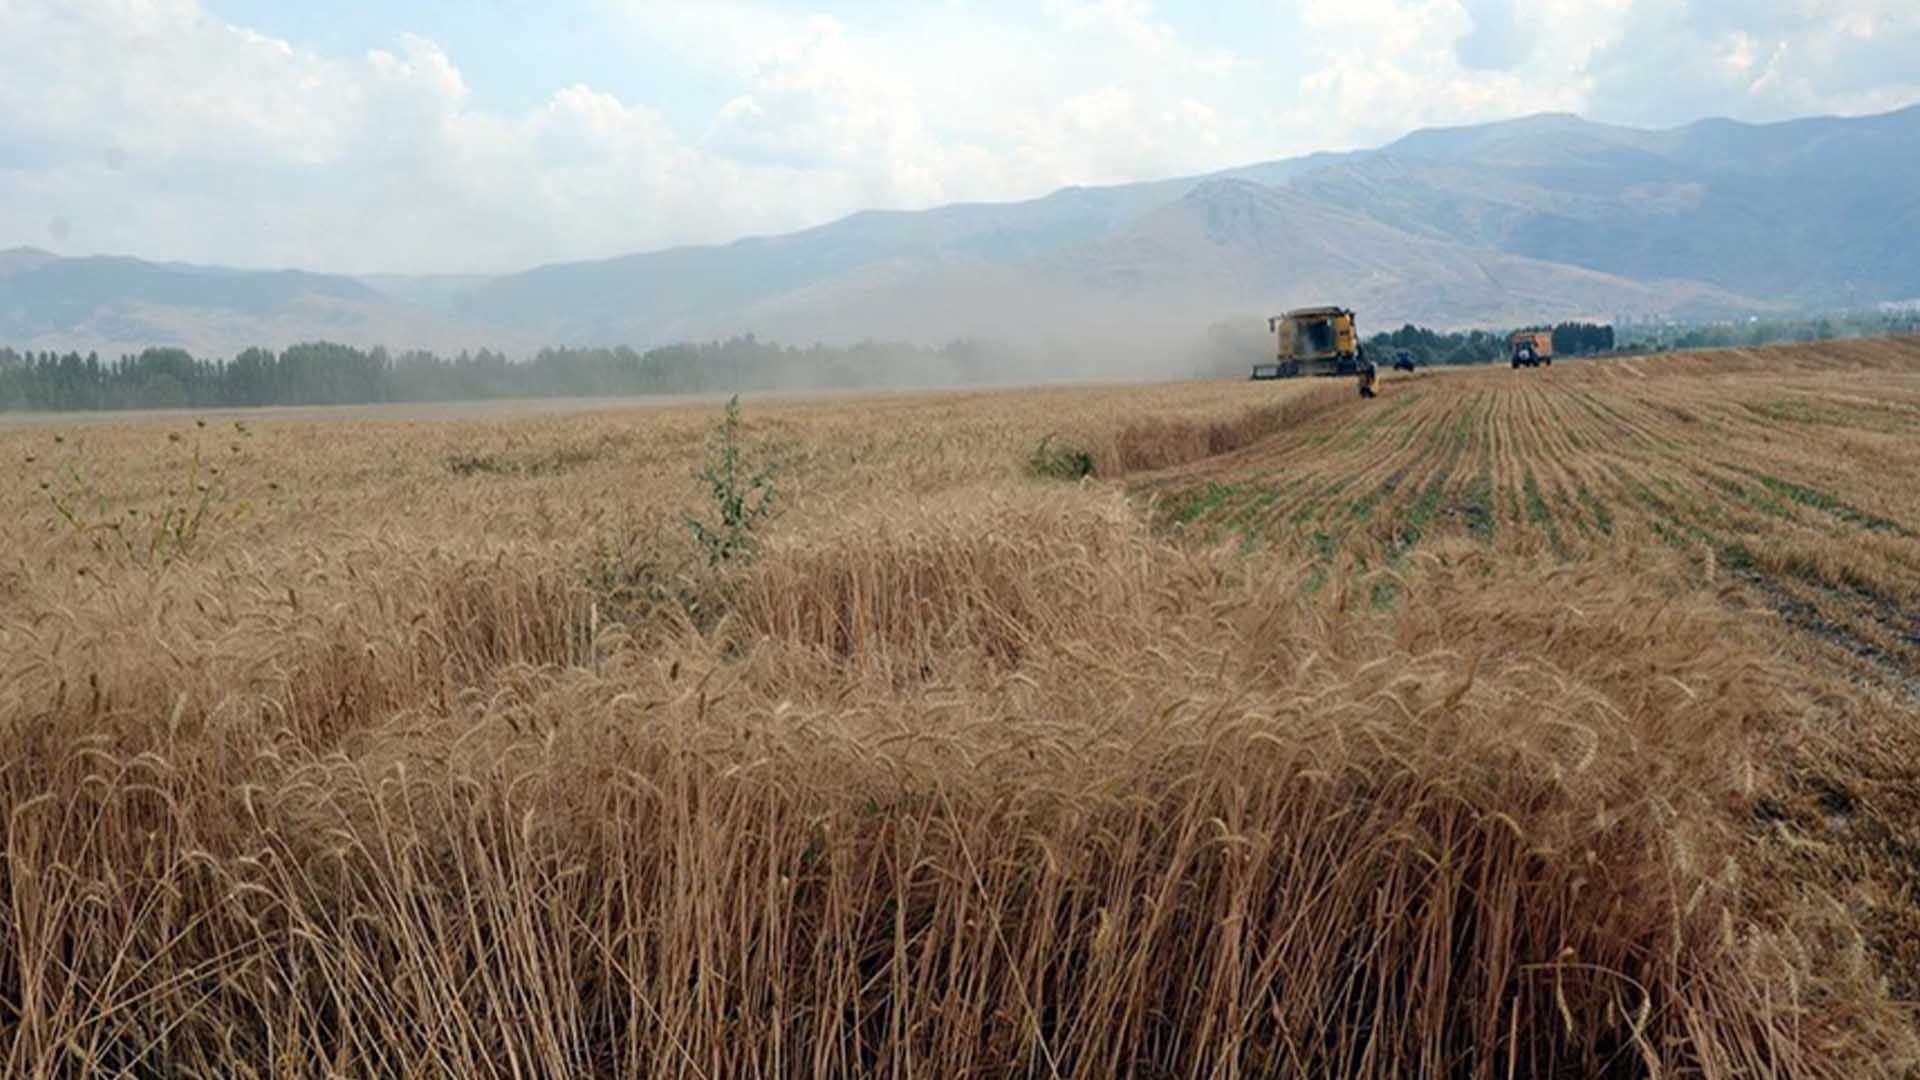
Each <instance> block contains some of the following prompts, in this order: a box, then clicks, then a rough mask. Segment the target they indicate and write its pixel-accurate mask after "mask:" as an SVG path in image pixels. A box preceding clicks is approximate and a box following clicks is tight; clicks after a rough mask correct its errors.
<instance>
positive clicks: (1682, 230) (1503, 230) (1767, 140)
mask: <svg viewBox="0 0 1920 1080" xmlns="http://www.w3.org/2000/svg"><path fill="white" fill-rule="evenodd" d="M1916 176H1920V106H1914V107H1910V108H1907V109H1903V110H1900V111H1897V112H1892V113H1886V114H1881V115H1876V116H1866V117H1853V118H1838V117H1818V118H1809V119H1803V120H1794V121H1788V122H1784V123H1777V124H1764V125H1752V124H1742V123H1736V122H1733V121H1728V120H1708V121H1702V122H1700V123H1695V124H1691V125H1688V126H1685V127H1680V128H1674V129H1669V130H1659V131H1649V130H1641V129H1635V128H1627V127H1618V126H1612V125H1605V124H1598V123H1593V122H1590V121H1586V120H1582V119H1580V118H1578V117H1575V116H1570V115H1564V114H1550V115H1540V116H1532V117H1526V118H1523V119H1518V120H1511V121H1505V122H1500V123H1493V124H1483V125H1476V126H1470V127H1457V128H1441V129H1429V130H1423V131H1418V132H1415V133H1413V134H1411V135H1408V136H1406V137H1405V138H1403V139H1400V140H1398V141H1397V142H1394V143H1391V144H1389V145H1387V146H1383V147H1380V148H1377V149H1372V150H1362V151H1355V152H1348V153H1323V154H1314V155H1310V156H1308V157H1303V158H1294V159H1288V160H1283V161H1274V162H1267V163H1263V164H1257V165H1251V166H1247V167H1244V168H1238V169H1231V170H1227V171H1225V172H1220V173H1215V174H1212V175H1207V176H1198V177H1188V178H1182V179H1173V180H1158V181H1149V182H1143V183H1134V184H1121V185H1113V186H1106V187H1074V188H1067V189H1064V190H1061V191H1057V192H1055V193H1053V194H1051V195H1048V196H1046V197H1044V198H1039V199H1033V200H1029V201H1025V202H1012V203H997V204H966V205H955V206H945V207H940V208H937V209H931V210H922V211H878V210H876V211H864V212H861V213H856V214H853V215H851V216H849V217H846V218H843V219H841V220H838V221H835V222H832V223H830V224H826V225H822V226H819V227H817V228H811V229H806V230H803V231H800V232H795V233H791V234H787V235H784V236H773V237H758V238H751V239H744V240H740V241H737V242H734V243H730V244H724V245H714V246H703V247H684V248H675V249H672V250H667V251H657V252H650V253H644V254H636V255H629V256H624V257H620V258H613V259H602V260H594V261H583V262H570V263H560V264H555V265H550V266H542V267H537V268H534V269H531V270H527V271H524V272H521V273H514V274H507V275H502V276H497V277H481V276H441V277H409V276H401V275H382V276H373V277H363V278H357V279H356V278H349V277H343V276H339V275H329V274H315V273H306V272H301V271H294V270H288V271H271V272H269V271H250V270H233V269H224V268H218V267H203V266H190V265H185V264H178V263H156V262H146V261H142V260H138V259H131V258H124V257H105V256H94V257H81V258H66V257H60V256H56V255H52V254H49V253H47V252H44V251H39V250H37V249H31V248H18V249H14V250H11V251H4V252H0V344H11V345H14V346H16V347H21V346H24V347H27V348H35V349H39V348H61V349H64V348H70V347H71V348H97V349H100V350H102V351H113V350H122V351H124V350H128V349H137V348H140V347H143V346H146V345H151V344H178V345H183V346H185V347H187V348H189V349H193V350H194V351H196V352H200V353H204V354H208V355H222V354H230V353H232V352H233V351H236V350H238V349H240V348H243V347H246V346H248V345H255V344H258V345H266V346H281V345H286V344H290V343H292V342H294V341H298V340H308V339H327V340H334V341H341V342H345V343H349V344H374V343H381V344H386V345H388V346H389V347H391V348H396V349H399V348H408V347H416V346H421V347H432V348H439V349H453V348H462V347H477V346H480V345H492V346H494V347H496V348H504V349H506V350H507V351H509V352H513V351H516V350H526V349H531V348H535V347H538V346H540V345H565V344H595V345H612V344H630V345H636V346H645V345H653V344H661V343H666V342H671V341H678V340H687V339H699V338H711V337H718V336H724V335H728V334H733V333H744V332H753V333H757V334H759V335H760V336H762V337H767V338H774V339H777V340H783V341H789V342H796V343H806V342H813V341H825V342H830V343H831V342H845V341H850V340H858V339H868V338H879V339H894V340H906V341H919V342H926V343H941V342H945V341H948V340H952V339H955V338H962V337H973V338H988V339H1003V340H1026V341H1037V340H1049V339H1051V340H1062V341H1064V340H1092V339H1099V338H1104V339H1111V340H1115V341H1120V340H1126V341H1132V342H1136V343H1138V342H1146V343H1159V342H1171V341H1178V340H1188V339H1192V338H1195V337H1197V336H1198V335H1199V334H1201V333H1203V332H1204V331H1205V329H1206V328H1207V327H1208V326H1209V325H1211V324H1216V323H1219V322H1220V321H1221V320H1234V321H1236V322H1238V321H1248V322H1257V320H1259V319H1260V318H1261V317H1262V316H1264V315H1266V314H1269V313H1272V312H1274V311H1278V310H1280V309H1283V308H1286V307H1290V306H1296V305H1301V304H1307V303H1340V304H1343V305H1346V306H1349V307H1353V308H1355V309H1356V310H1357V311H1358V312H1360V314H1361V319H1362V323H1363V328H1375V329H1378V328H1385V327H1391V326H1398V325H1400V324H1401V323H1403V322H1415V323H1421V324H1424V325H1429V326H1433V327H1436V328H1457V327H1463V326H1505V325H1512V324H1516V323H1520V322H1531V321H1537V320H1549V319H1552V320H1559V319H1567V318H1594V319H1619V318H1638V319H1646V318H1707V317H1725V316H1736V315H1744V314H1749V313H1764V312H1770V311H1791V310H1807V309H1814V308H1823V307H1824V308H1832V307H1841V306H1860V305H1865V304H1872V303H1878V302H1890V301H1903V300H1909V299H1913V298H1916V297H1920V245H1916V244H1915V243H1914V242H1913V241H1914V238H1916V237H1920V184H1916V183H1915V182H1914V178H1915V177H1916Z"/></svg>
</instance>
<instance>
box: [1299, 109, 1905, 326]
mask: <svg viewBox="0 0 1920 1080" xmlns="http://www.w3.org/2000/svg"><path fill="white" fill-rule="evenodd" d="M1916 177H1920V106H1917V107H1914V108H1909V109H1905V110H1902V111H1900V112H1896V113H1889V114H1886V115H1882V116H1872V117H1864V118H1859V119H1812V120H1796V121H1791V122H1788V123H1783V124H1771V125H1764V126H1753V125H1746V124H1737V123H1733V122H1731V121H1726V120H1714V121H1705V122H1702V123H1698V124H1693V125H1690V126H1688V127H1684V128H1678V129H1675V130H1672V131H1662V132H1645V131H1636V130H1633V129H1630V128H1619V127H1608V126H1604V125H1600V124H1592V123H1588V122H1586V121H1582V120H1579V119H1578V118H1575V117H1571V116H1540V117H1532V118H1529V119H1526V120H1519V121H1514V122H1511V123H1507V124H1494V125H1487V126H1483V127H1476V128H1458V129H1449V130H1436V131H1424V132H1419V133H1416V134H1414V135H1410V136H1408V137H1407V138H1405V139H1402V140H1401V141H1399V142H1397V143H1394V144H1393V145H1391V146H1388V147H1386V148H1385V149H1383V150H1382V151H1380V152H1379V153H1376V154H1369V155H1364V156H1361V157H1358V158H1354V159H1351V160H1348V161H1345V162H1341V163H1339V164H1336V165H1333V166H1330V167H1328V168H1326V169H1323V170H1317V171H1315V172H1313V173H1310V174H1308V175H1305V176H1301V177H1298V178H1296V179H1295V180H1294V181H1293V182H1292V185H1291V186H1292V187H1293V189H1294V190H1296V191H1298V192H1300V193H1301V194H1303V195H1305V196H1307V197H1309V198H1312V199H1315V200H1317V201H1320V202H1324V203H1327V204H1329V205H1333V206H1340V207H1343V208H1346V209H1349V210H1353V211H1356V212H1359V213H1363V214H1365V215H1367V216H1369V217H1371V218H1374V219H1376V220H1379V221H1383V222H1386V223H1388V224H1392V225H1396V226H1398V227H1400V228H1404V229H1407V230H1409V231H1412V232H1418V233H1423V234H1426V235H1431V236H1436V237H1442V238H1445V239H1449V240H1455V241H1459V242H1461V243H1466V244H1470V245H1474V246H1481V247H1489V248H1493V249H1495V250H1500V251H1506V252H1510V253H1512V254H1516V255H1525V256H1528V257H1531V258H1536V259H1543V260H1547V261H1550V262H1560V263H1566V264H1569V265H1575V266H1584V267H1588V268H1591V269H1595V270H1601V271H1604V272H1607V273H1612V274H1618V275H1622V276H1627V277H1633V278H1638V279H1642V280H1659V279H1691V280H1694V281H1699V282H1703V283H1707V284H1711V285H1714V286H1717V287H1719V288H1722V289H1726V290H1729V291H1733V292H1738V293H1744V294H1747V295H1751V296H1756V297H1765V298H1769V299H1776V300H1784V301H1788V302H1793V303H1798V304H1805V305H1819V304H1834V303H1853V302H1863V301H1873V300H1893V299H1905V298H1909V297H1914V296H1920V246H1916V245H1915V244H1914V243H1913V242H1912V238H1913V237H1914V236H1915V235H1920V233H1916V228H1915V227H1916V225H1920V183H1916V181H1915V178H1916Z"/></svg>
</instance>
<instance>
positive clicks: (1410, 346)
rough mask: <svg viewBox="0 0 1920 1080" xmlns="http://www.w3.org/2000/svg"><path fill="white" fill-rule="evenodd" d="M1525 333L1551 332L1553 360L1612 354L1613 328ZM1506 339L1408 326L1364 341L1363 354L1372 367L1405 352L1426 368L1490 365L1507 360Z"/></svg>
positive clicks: (1563, 327) (1576, 326) (1565, 327)
mask: <svg viewBox="0 0 1920 1080" xmlns="http://www.w3.org/2000/svg"><path fill="white" fill-rule="evenodd" d="M1528 329H1539V330H1548V331H1551V332H1552V334H1553V352H1554V355H1556V356H1595V355H1598V354H1600V353H1608V352H1612V351H1613V350H1614V349H1615V348H1616V345H1617V343H1616V341H1615V335H1614V331H1613V327H1611V326H1608V325H1606V324H1604V323H1586V322H1564V323H1560V324H1559V325H1557V326H1551V327H1548V326H1540V327H1529V328H1528ZM1508 336H1509V335H1508V334H1506V333H1498V332H1495V331H1492V330H1464V331H1454V332H1451V333H1442V332H1440V331H1437V330H1429V329H1427V328H1426V327H1424V326H1415V325H1413V324H1412V323H1408V324H1407V325H1405V326H1402V327H1401V328H1400V329H1398V330H1391V331H1385V332H1382V333H1378V334H1375V335H1373V336H1372V337H1370V338H1368V339H1367V350H1368V352H1370V353H1372V354H1373V359H1374V362H1375V363H1390V362H1391V361H1392V359H1393V354H1394V351H1395V350H1398V349H1405V350H1407V352H1408V353H1410V354H1411V355H1412V356H1413V359H1414V362H1415V363H1418V364H1420V365H1422V366H1427V367H1431V366H1433V365H1436V364H1444V365H1451V366H1459V365H1465V364H1491V363H1498V362H1502V361H1504V360H1506V359H1507V355H1508V352H1507V339H1508Z"/></svg>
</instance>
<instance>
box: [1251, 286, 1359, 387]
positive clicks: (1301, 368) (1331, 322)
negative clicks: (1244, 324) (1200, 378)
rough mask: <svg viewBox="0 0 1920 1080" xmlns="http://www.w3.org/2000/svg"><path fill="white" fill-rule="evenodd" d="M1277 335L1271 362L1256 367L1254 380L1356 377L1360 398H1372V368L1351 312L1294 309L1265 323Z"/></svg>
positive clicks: (1337, 309) (1270, 331)
mask: <svg viewBox="0 0 1920 1080" xmlns="http://www.w3.org/2000/svg"><path fill="white" fill-rule="evenodd" d="M1267 331H1268V332H1269V333H1272V334H1274V335H1276V341H1277V349H1276V352H1275V354H1274V362H1273V363H1271V364H1255V365H1254V366H1253V377H1254V378H1256V379H1292V378H1297V377H1299V376H1302V375H1357V376H1359V378H1360V396H1361V397H1366V398H1370V397H1372V396H1373V395H1374V379H1375V376H1374V370H1373V364H1372V363H1370V362H1369V361H1368V360H1367V353H1366V346H1364V345H1362V344H1360V331H1359V328H1358V326H1356V325H1355V323H1354V317H1353V312H1351V311H1349V310H1347V309H1346V308H1342V307H1308V308H1295V309H1294V310H1292V311H1289V312H1287V313H1286V314H1285V315H1275V316H1274V317H1273V318H1271V319H1268V320H1267Z"/></svg>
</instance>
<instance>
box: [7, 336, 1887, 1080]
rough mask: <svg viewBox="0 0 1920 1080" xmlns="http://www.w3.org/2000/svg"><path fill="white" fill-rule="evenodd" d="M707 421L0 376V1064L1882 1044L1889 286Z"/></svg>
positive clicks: (1750, 1054) (1412, 1063) (1551, 1058)
mask: <svg viewBox="0 0 1920 1080" xmlns="http://www.w3.org/2000/svg"><path fill="white" fill-rule="evenodd" d="M719 419H720V415H719V410H718V408H717V407H716V406H714V405H711V404H702V405H699V406H695V407H684V408H663V409H647V410H625V411H605V412H589V413H575V414H567V415H556V414H545V415H535V416H526V417H507V416H497V415H490V416H486V417H480V418H472V419H448V418H434V419H418V420H406V419H396V418H392V417H381V418H357V417H354V416H352V415H351V414H345V415H341V416H337V417H314V416H298V417H276V416H260V415H250V416H247V417H245V418H239V419H236V418H235V417H232V416H225V415H220V414H209V415H207V416H204V417H201V418H198V419H197V420H196V419H186V418H180V417H167V418H164V419H160V420H152V421H146V422H122V423H109V422H100V423H93V424H86V425H69V424H65V423H62V424H35V425H27V426H20V427H16V428H11V429H0V457H4V458H5V459H6V460H9V461H11V462H14V463H16V466H15V468H14V469H13V470H11V471H10V473H11V475H12V476H14V477H15V479H14V481H13V482H12V483H11V484H10V485H9V486H7V487H6V488H5V489H4V490H0V540H4V549H3V550H4V553H5V554H4V557H3V561H0V739H3V740H4V741H5V745H4V748H0V800H4V804H5V805H4V808H3V809H4V810H5V814H4V817H0V821H4V826H3V827H4V829H5V837H4V841H5V843H4V852H5V854H4V858H0V889H3V890H4V899H5V903H4V904H0V1058H3V1059H4V1066H5V1072H6V1074H7V1075H17V1076H30V1077H40V1076H46V1077H55V1076H83V1075H129V1076H223V1077H224V1076H273V1077H306V1076H341V1077H360V1076H403V1075H404V1076H418V1075H458V1076H515V1077H534V1076H540V1077H544V1076H649V1077H735V1076H742V1077H753V1076H763V1077H773V1076H864V1075H886V1076H924V1077H964V1076H972V1077H999V1076H1016V1075H1017V1076H1039V1077H1046V1076H1076V1077H1105V1076H1136V1077H1174V1076H1177V1077H1188V1076H1194V1077H1199V1076H1205V1077H1236V1076H1243V1077H1252V1076H1275V1075H1278V1076H1408V1075H1429V1076H1432V1075H1448V1076H1463V1077H1488V1078H1494V1077H1518V1076H1527V1077H1544V1076H1663V1077H1664V1076H1696V1075H1697V1076H1709V1077H1735V1076H1739V1077H1746V1076H1783V1077H1784V1076H1834V1077H1851V1076H1863V1075H1885V1076H1902V1075H1914V1074H1915V1071H1916V1070H1917V1069H1920V1023H1917V1021H1920V1012H1917V1010H1920V1004H1917V1003H1920V978H1916V975H1915V972H1916V971H1920V746H1916V735H1917V734H1920V733H1917V732H1916V729H1915V723H1914V716H1915V711H1914V710H1915V705H1916V700H1917V699H1916V695H1917V694H1920V670H1917V669H1916V666H1915V664H1916V659H1917V658H1920V615H1917V614H1916V612H1920V540H1917V539H1916V537H1920V442H1916V440H1915V439H1914V438H1913V434H1914V432H1915V431H1916V428H1917V427H1920V341H1915V340H1890V341H1877V342H1852V343H1837V344H1831V345H1820V346H1807V347H1794V348H1786V349H1773V350H1758V351H1745V352H1743V351H1728V352H1718V353H1711V354H1698V355H1677V356H1665V357H1657V358H1640V359H1633V360H1615V361H1595V362H1586V363H1564V364H1560V365H1556V366H1555V367H1553V368H1549V369H1543V370H1537V371H1526V372H1510V371H1506V370H1477V371H1460V372H1446V373H1422V374H1419V375H1416V376H1410V377H1406V378H1395V379H1389V380H1387V381H1385V382H1384V384H1383V392H1382V396H1381V397H1380V398H1379V399H1377V400H1374V401H1370V402H1363V401H1360V400H1358V398H1357V397H1356V396H1354V395H1353V393H1352V388H1351V387H1350V386H1349V385H1347V384H1345V383H1341V384H1338V385H1332V384H1328V383H1325V382H1292V383H1283V384H1246V383H1189V384H1177V385H1169V386H1158V387H1133V388H1126V387H1118V388H1071V389H1048V390H1025V391H994V392H980V393H951V394H929V395H917V396H916V395H899V396H886V397H871V398H862V399H845V400H835V401H807V402H756V401H753V400H748V401H746V402H744V403H743V405H742V430H741V434H740V441H739V445H740V447H741V449H742V452H743V453H744V454H745V455H746V459H747V461H748V462H749V463H751V465H752V466H754V467H755V468H757V466H759V465H762V464H764V465H771V466H773V467H774V471H773V473H772V476H773V485H774V500H773V503H772V512H771V514H770V515H769V516H767V517H766V518H764V519H762V520H761V521H759V522H758V524H757V525H756V527H755V529H754V532H753V538H754V543H753V546H752V547H751V549H748V550H744V551H743V552H742V553H741V554H739V555H737V556H736V557H732V558H727V559H724V560H719V561H717V562H716V560H715V559H714V558H713V557H712V551H711V549H707V548H703V546H702V545H701V544H700V543H699V542H698V541H697V540H696V538H695V537H694V535H693V534H692V532H691V531H690V530H689V529H688V528H687V526H686V522H685V518H686V517H687V516H688V515H689V514H692V515H696V516H700V517H702V518H703V520H709V521H710V520H711V513H712V494H713V493H712V492H711V490H710V486H711V485H710V484H708V483H707V482H705V481H703V480H702V479H700V478H699V477H698V476H697V473H698V472H699V470H700V469H701V468H702V466H703V464H710V463H711V462H712V461H714V460H715V454H716V452H717V451H716V448H715V446H714V445H713V439H714V435H713V433H714V429H715V425H716V422H717V421H718V420H719ZM1083 473H1090V475H1084V476H1083V475H1081V474H1083Z"/></svg>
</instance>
